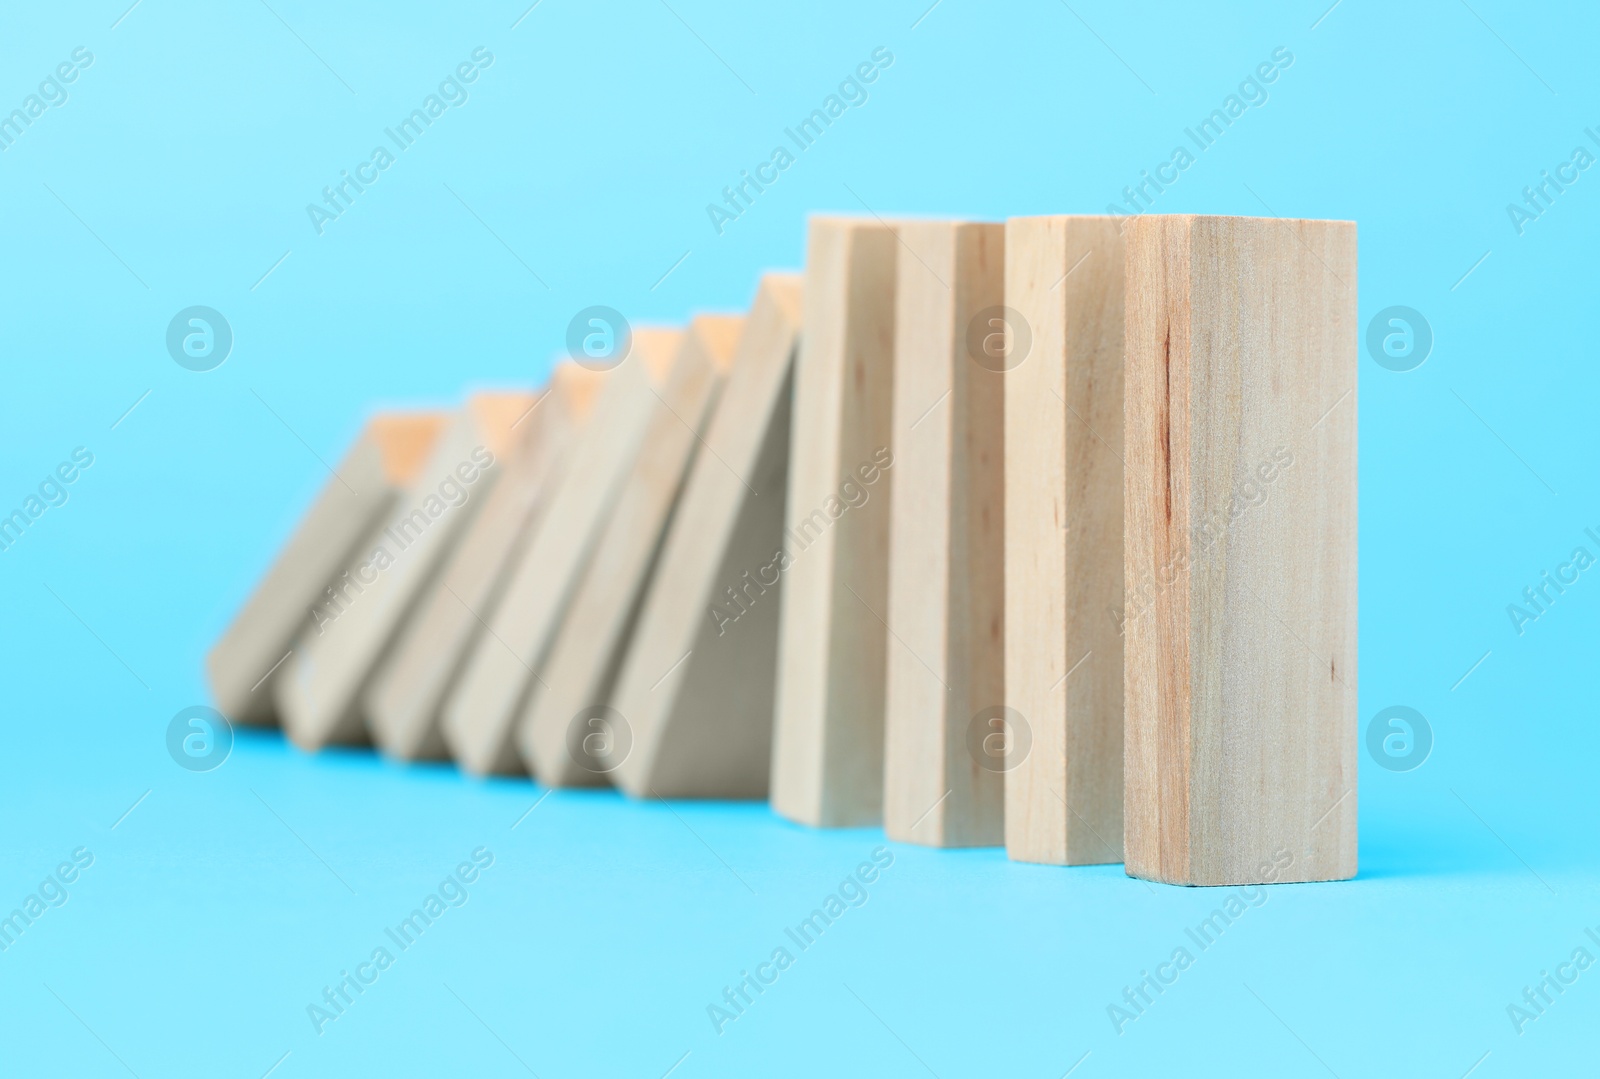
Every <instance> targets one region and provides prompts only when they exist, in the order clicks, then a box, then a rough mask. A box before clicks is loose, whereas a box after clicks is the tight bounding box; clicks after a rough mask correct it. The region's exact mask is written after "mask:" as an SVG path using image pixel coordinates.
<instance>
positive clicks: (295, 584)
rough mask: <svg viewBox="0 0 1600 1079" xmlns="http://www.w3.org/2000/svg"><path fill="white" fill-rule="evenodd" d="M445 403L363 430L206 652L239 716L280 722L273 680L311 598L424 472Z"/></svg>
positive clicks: (213, 677) (217, 696)
mask: <svg viewBox="0 0 1600 1079" xmlns="http://www.w3.org/2000/svg"><path fill="white" fill-rule="evenodd" d="M444 424H445V417H444V415H443V414H442V413H431V412H430V413H385V414H382V415H378V416H374V417H373V418H372V419H370V420H368V421H367V425H366V427H365V428H363V429H362V432H361V436H360V437H359V438H358V439H357V440H356V442H355V445H353V446H352V447H351V448H350V450H349V452H348V453H347V454H346V455H345V458H344V460H343V461H341V462H340V463H339V467H338V468H337V469H335V470H334V475H333V476H332V477H330V478H329V480H328V482H327V483H326V484H324V485H323V487H322V491H321V493H320V494H318V495H317V499H316V501H315V502H313V503H312V504H311V508H310V509H309V510H308V511H307V512H306V515H305V516H304V517H303V518H302V519H301V520H300V523H299V524H298V525H297V526H296V527H295V530H294V533H293V535H291V536H290V537H289V541H288V543H286V544H284V546H283V549H282V550H281V551H279V553H278V557H277V558H276V559H275V560H274V561H273V563H272V566H271V568H269V569H268V570H267V572H266V575H265V576H264V577H262V578H261V583H260V584H258V585H257V586H256V589H255V591H254V592H252V593H251V594H250V598H249V599H247V600H246V601H245V604H244V606H243V607H241V608H240V610H239V613H238V614H237V615H235V616H234V620H233V622H232V623H230V624H229V626H228V628H227V630H226V631H225V632H224V633H223V635H222V636H221V637H220V638H218V640H217V643H216V644H215V645H214V646H213V647H212V649H211V653H210V655H208V656H207V657H206V671H207V674H208V675H209V677H210V682H211V692H212V699H213V700H215V701H216V704H217V709H218V710H219V711H221V712H222V713H223V715H226V716H227V717H228V718H230V719H231V720H233V721H234V722H235V723H248V724H272V723H276V722H277V714H276V712H275V710H274V709H273V706H272V683H273V681H275V680H276V678H277V676H278V674H279V673H280V672H281V671H282V669H283V668H282V664H283V663H284V661H285V660H286V659H288V658H289V653H290V647H291V645H292V644H293V642H294V639H295V636H296V635H297V634H299V633H300V632H301V631H302V630H303V629H304V628H305V627H306V626H307V625H309V622H308V621H307V620H308V619H309V617H310V615H311V609H312V607H313V606H314V605H315V604H316V603H317V602H318V601H319V599H320V598H321V594H322V590H323V588H325V587H326V586H327V585H328V582H330V581H331V580H333V579H334V578H335V577H337V576H338V575H339V571H340V570H341V569H343V568H344V566H345V564H346V563H347V562H348V560H349V558H350V555H351V554H352V553H353V552H354V551H355V549H356V545H357V544H358V543H359V542H360V541H361V540H362V539H363V538H365V537H366V535H367V534H368V533H369V532H370V531H371V530H372V528H373V526H374V524H376V523H377V522H378V521H379V520H381V519H383V517H384V516H385V515H386V514H387V513H388V512H389V509H390V507H391V506H392V505H393V504H394V500H395V498H396V497H398V496H399V494H400V493H401V492H402V491H404V490H405V489H406V487H407V485H409V484H410V483H411V482H412V480H413V479H414V478H415V476H416V472H417V469H419V468H420V467H421V466H422V464H423V462H424V461H425V460H426V459H427V456H428V451H429V449H430V448H431V447H432V445H433V442H434V440H435V439H436V438H437V437H438V435H439V431H440V429H441V428H442V427H443V426H444Z"/></svg>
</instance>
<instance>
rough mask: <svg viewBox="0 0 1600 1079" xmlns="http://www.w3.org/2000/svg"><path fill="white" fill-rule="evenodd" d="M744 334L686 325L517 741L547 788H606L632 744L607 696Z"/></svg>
mask: <svg viewBox="0 0 1600 1079" xmlns="http://www.w3.org/2000/svg"><path fill="white" fill-rule="evenodd" d="M743 326H744V319H743V318H742V317H736V316H729V315H701V316H699V317H697V318H696V319H695V320H694V321H693V322H692V323H691V324H690V326H689V332H688V333H686V334H685V335H684V336H683V343H682V347H681V349H680V351H679V353H678V357H677V359H676V360H675V361H674V362H673V365H672V374H671V376H670V377H669V378H668V379H667V381H666V384H665V385H664V386H662V387H661V389H660V391H659V396H660V402H659V404H658V406H657V407H656V408H655V410H654V411H653V413H652V415H651V416H650V419H649V422H648V425H647V427H646V428H645V432H644V439H643V441H642V442H641V443H640V445H639V452H638V454H637V455H636V457H635V458H634V461H633V466H632V468H631V469H630V470H629V472H628V475H627V476H626V477H625V478H624V480H623V483H622V488H621V491H620V492H619V494H618V496H617V502H616V506H615V508H614V509H613V510H612V511H611V514H610V517H609V518H608V519H607V521H606V523H605V527H604V528H603V529H602V530H601V533H600V537H599V540H598V542H597V543H596V544H595V548H594V554H593V556H592V557H591V558H590V560H589V564H588V566H587V568H586V569H585V570H584V572H583V575H582V579H581V581H580V583H579V584H578V587H577V591H576V592H575V593H574V594H573V597H572V601H571V603H570V604H569V605H568V607H567V609H566V614H565V617H564V618H563V619H562V621H561V625H560V629H559V630H558V631H557V632H556V635H555V638H554V640H553V642H552V644H551V646H550V653H549V656H548V658H546V659H545V661H544V662H543V663H542V664H541V665H540V666H539V668H538V670H539V672H540V678H539V680H538V683H537V684H535V685H534V686H533V687H531V688H530V690H529V692H528V704H527V706H526V707H525V708H524V709H523V713H522V719H521V721H520V723H519V725H518V730H517V736H518V747H519V749H520V750H521V752H522V759H523V761H524V762H525V763H527V764H528V765H529V768H530V770H531V771H532V772H533V773H534V775H535V777H536V778H537V779H538V780H539V782H540V783H543V784H544V785H546V786H549V787H570V786H594V785H598V784H603V783H606V782H607V775H608V773H610V772H612V771H614V770H615V769H616V767H617V764H618V763H620V761H621V760H623V759H625V758H626V756H627V755H628V753H629V751H630V748H631V746H632V744H633V732H632V730H631V727H630V726H629V721H628V720H627V718H626V716H625V715H624V716H620V717H618V716H617V715H616V713H615V710H613V709H610V708H609V705H610V703H611V690H612V687H613V685H614V684H615V682H616V677H617V672H618V670H619V669H620V668H621V666H622V662H623V660H624V658H625V657H626V655H627V652H628V647H629V642H630V640H631V639H632V635H633V628H634V625H635V624H636V622H637V619H638V613H639V606H640V604H641V602H642V601H643V599H644V593H645V590H646V588H647V587H648V585H649V583H650V580H651V578H652V575H653V572H654V570H655V566H656V563H657V558H658V556H659V554H660V551H661V545H662V541H663V538H664V536H665V532H666V528H667V524H668V522H669V521H670V520H671V519H672V517H673V513H674V507H675V506H676V503H677V499H678V493H679V491H680V490H681V489H682V487H683V481H684V475H685V473H686V472H687V470H688V467H689V463H690V462H691V461H692V460H693V459H694V457H695V451H696V450H698V449H699V448H700V431H701V428H702V427H703V426H704V421H705V418H706V416H707V415H708V414H709V412H710V410H711V408H712V406H713V405H714V403H715V402H716V400H717V395H718V393H719V392H720V391H721V389H722V385H723V380H724V378H725V377H726V375H727V373H728V370H729V367H730V365H731V364H732V363H733V358H734V346H735V345H736V344H737V343H738V340H739V333H740V330H741V329H742V328H743ZM706 540H709V537H703V538H702V541H703V542H704V541H706ZM591 735H598V737H597V738H596V737H590V736H591Z"/></svg>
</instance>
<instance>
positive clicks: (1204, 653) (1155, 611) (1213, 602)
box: [1124, 216, 1358, 885]
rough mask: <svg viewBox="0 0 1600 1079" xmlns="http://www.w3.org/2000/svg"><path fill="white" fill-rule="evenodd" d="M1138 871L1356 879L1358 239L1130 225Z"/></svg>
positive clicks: (1129, 692)
mask: <svg viewBox="0 0 1600 1079" xmlns="http://www.w3.org/2000/svg"><path fill="white" fill-rule="evenodd" d="M1126 238H1127V252H1128V257H1127V296H1128V305H1127V402H1126V404H1127V407H1126V413H1125V416H1126V440H1125V451H1124V455H1125V457H1126V459H1127V471H1126V482H1125V488H1124V491H1125V498H1126V506H1127V511H1126V512H1127V521H1126V531H1125V535H1126V544H1125V548H1124V550H1125V558H1126V563H1127V565H1126V571H1127V577H1126V582H1127V601H1126V611H1125V613H1124V632H1125V647H1126V689H1125V692H1126V704H1127V791H1126V794H1127V801H1126V814H1127V863H1126V864H1127V871H1128V873H1129V874H1130V875H1133V876H1139V877H1146V878H1149V879H1152V880H1160V881H1166V882H1169V883H1173V884H1209V885H1220V884H1254V883H1263V882H1267V881H1306V880H1336V879H1343V878H1347V877H1351V876H1353V875H1354V874H1355V872H1356V760H1357V733H1356V726H1357V719H1356V395H1355V388H1356V354H1357V352H1356V346H1357V334H1358V327H1357V322H1356V228H1355V225H1354V224H1353V223H1351V222H1346V221H1297V220H1281V219H1262V218H1231V217H1191V216H1174V217H1157V218H1143V217H1141V218H1135V219H1133V220H1132V221H1130V222H1129V223H1128V225H1127V232H1126Z"/></svg>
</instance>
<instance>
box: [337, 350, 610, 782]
mask: <svg viewBox="0 0 1600 1079" xmlns="http://www.w3.org/2000/svg"><path fill="white" fill-rule="evenodd" d="M605 377H606V376H605V375H604V374H603V373H601V372H598V371H591V370H588V369H587V368H584V367H580V366H579V365H578V364H576V363H573V362H571V361H566V362H563V363H561V364H558V365H557V367H556V368H555V370H554V371H553V372H552V373H551V376H550V384H549V386H548V387H546V389H545V390H544V392H543V394H542V395H541V396H540V398H539V401H538V404H537V405H536V406H534V407H533V408H532V409H531V410H530V411H529V412H528V413H527V415H526V416H525V417H524V418H523V419H521V420H519V421H518V423H517V424H516V425H515V429H514V432H513V437H514V438H515V442H514V444H513V446H512V450H511V452H510V453H509V454H508V455H507V456H506V459H505V460H504V461H502V462H501V464H500V472H501V475H500V478H499V479H498V480H497V481H496V482H495V485H494V487H493V488H492V489H491V490H490V491H489V493H488V496H487V497H486V498H485V500H484V503H483V508H482V509H481V510H480V511H479V513H478V516H477V517H476V518H474V519H473V521H472V522H471V523H470V524H469V525H468V526H467V528H466V533H465V535H463V536H462V537H461V541H460V543H459V544H458V545H457V546H456V548H455V550H453V551H452V552H451V553H450V556H449V559H448V560H447V562H446V564H445V566H444V569H443V570H442V571H441V572H440V574H439V576H438V579H437V580H436V581H434V582H432V583H431V584H430V585H429V588H428V592H427V595H426V596H425V597H424V598H423V599H422V600H420V601H419V602H418V604H417V609H416V613H415V614H413V615H412V616H411V618H410V619H408V620H407V622H406V625H405V627H404V628H403V629H402V630H401V633H400V636H399V639H398V640H397V641H396V643H395V645H394V647H393V648H392V649H391V650H390V653H389V656H388V658H387V659H386V660H385V661H384V663H383V665H382V667H381V668H380V670H379V671H378V673H377V674H376V675H375V676H374V677H373V680H372V685H371V686H370V687H369V688H368V690H367V694H366V716H367V723H368V726H369V727H370V729H371V734H372V737H373V740H374V741H375V742H377V743H378V745H379V746H381V747H382V748H383V750H384V751H385V752H387V753H388V754H390V755H391V756H394V757H398V758H400V759H402V760H419V759H420V760H434V759H440V758H443V757H445V756H447V755H448V754H447V751H446V748H445V744H444V736H443V733H442V731H441V728H440V709H441V708H442V707H443V705H444V701H445V699H446V697H447V696H448V695H449V693H450V691H451V689H453V688H454V686H455V683H456V679H457V678H458V677H459V676H460V674H461V671H462V668H463V666H464V665H465V662H466V659H467V656H468V655H469V654H470V653H471V650H472V648H473V647H474V646H475V645H476V643H477V641H478V639H479V637H480V636H481V635H482V633H483V627H484V625H485V624H487V621H488V619H490V618H491V617H493V615H494V612H495V609H496V607H497V606H498V604H499V600H500V593H501V590H502V589H503V588H504V587H505V584H506V582H507V580H508V579H509V577H510V574H511V569H512V567H513V566H514V565H516V563H517V560H518V559H519V558H520V556H521V554H522V552H523V551H525V550H526V549H527V545H528V542H529V541H530V540H531V539H532V536H533V532H534V529H535V527H536V526H537V524H538V521H539V515H540V512H541V511H542V510H544V509H546V508H548V506H549V503H550V497H551V492H552V489H553V488H554V486H555V482H556V478H557V477H558V476H559V475H560V474H561V471H562V469H564V468H567V467H570V466H571V460H570V459H571V455H572V454H571V451H572V449H573V445H574V443H575V442H576V440H577V437H578V432H579V431H581V430H582V428H583V425H584V423H585V422H586V421H587V420H588V417H589V413H590V410H591V409H592V408H593V406H594V400H595V397H596V396H597V394H598V392H599V390H600V387H601V385H602V384H603V382H604V380H605Z"/></svg>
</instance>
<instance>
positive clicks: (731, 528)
mask: <svg viewBox="0 0 1600 1079" xmlns="http://www.w3.org/2000/svg"><path fill="white" fill-rule="evenodd" d="M800 301H801V278H800V276H799V275H797V274H768V275H766V276H765V277H763V278H762V280H761V286H760V288H759V290H758V291H757V293H756V299H755V303H754V305H753V306H752V307H751V309H750V317H749V319H748V321H747V322H746V323H745V327H744V332H743V333H742V334H741V335H740V337H739V344H738V349H737V351H736V352H735V354H734V359H733V367H732V371H731V373H730V374H729V376H728V381H727V385H726V386H725V387H724V388H723V391H722V396H721V397H720V398H719V399H718V401H717V404H716V407H715V410H714V411H713V413H712V415H711V418H710V419H709V421H708V424H707V427H706V432H705V446H704V448H703V449H702V450H701V452H700V453H699V454H698V455H697V456H696V457H695V458H694V463H693V464H692V465H691V466H690V471H689V476H688V478H687V479H686V480H685V481H684V489H683V494H682V496H681V497H680V501H679V504H678V508H677V510H676V511H675V512H674V514H673V518H672V526H671V529H670V530H669V531H668V533H667V537H666V540H665V542H664V545H663V547H662V552H661V560H660V563H659V565H658V566H657V567H656V572H655V575H654V577H653V579H652V581H651V584H650V588H649V592H648V593H647V595H646V598H645V600H644V605H643V608H642V609H641V611H640V615H639V623H638V626H637V627H636V628H635V630H634V634H633V642H632V645H631V646H630V647H629V649H628V653H627V658H626V659H625V660H624V662H623V666H622V671H621V673H620V674H619V675H618V676H617V682H616V689H615V692H614V693H613V695H612V703H613V705H614V707H615V708H616V711H617V712H618V713H619V714H620V715H621V716H622V717H623V718H624V719H625V720H626V721H627V723H628V724H629V725H630V727H631V730H632V738H633V745H632V752H631V753H629V754H628V755H627V757H626V758H625V759H624V760H623V761H622V762H621V763H620V764H619V765H618V766H617V768H616V770H615V771H613V772H612V773H611V779H612V781H613V782H615V783H616V784H617V786H619V787H621V788H623V789H624V790H626V791H627V792H628V793H629V794H632V795H635V796H638V797H645V796H652V797H662V798H762V797H765V796H766V793H767V787H768V779H769V773H770V771H771V767H772V709H773V694H774V691H775V686H774V681H775V679H776V676H777V663H778V611H779V609H780V603H781V597H782V591H783V583H782V572H781V571H782V565H783V562H782V557H783V556H782V550H783V546H784V538H783V512H784V490H785V486H786V482H787V479H788V465H789V405H790V398H791V392H792V383H791V381H790V373H791V371H792V369H793V365H794V351H795V345H796V342H797V341H798V338H799V333H800Z"/></svg>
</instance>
